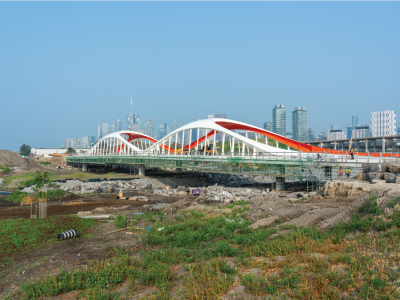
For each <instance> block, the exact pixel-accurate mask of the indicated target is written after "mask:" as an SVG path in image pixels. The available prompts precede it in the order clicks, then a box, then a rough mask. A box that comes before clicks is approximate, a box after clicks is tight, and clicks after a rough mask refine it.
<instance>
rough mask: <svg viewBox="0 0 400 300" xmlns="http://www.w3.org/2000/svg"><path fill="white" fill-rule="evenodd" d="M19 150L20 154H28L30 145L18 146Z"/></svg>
mask: <svg viewBox="0 0 400 300" xmlns="http://www.w3.org/2000/svg"><path fill="white" fill-rule="evenodd" d="M19 152H20V153H21V155H25V156H27V155H29V153H31V146H29V145H25V144H23V145H22V146H21V147H20V148H19Z"/></svg>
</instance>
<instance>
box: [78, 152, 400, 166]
mask: <svg viewBox="0 0 400 300" xmlns="http://www.w3.org/2000/svg"><path fill="white" fill-rule="evenodd" d="M110 156H111V157H143V158H182V159H210V158H215V159H228V160H231V159H232V160H234V159H238V160H262V161H274V160H276V161H278V160H283V161H313V160H318V159H321V158H322V157H323V159H324V160H325V161H327V162H335V163H338V162H342V161H343V162H346V163H348V162H354V163H361V162H382V161H383V157H382V156H381V157H378V158H376V157H375V158H372V157H366V156H361V155H358V153H355V154H354V157H353V159H352V158H351V156H350V155H348V154H330V153H324V152H307V153H305V152H298V151H293V152H256V153H255V152H253V153H252V152H250V153H242V152H234V153H232V152H226V153H221V152H212V151H208V152H205V151H190V152H180V153H175V154H172V153H167V152H157V151H154V152H134V153H131V154H125V153H123V152H108V151H104V152H101V151H100V152H97V155H93V156H92V155H76V156H74V157H110ZM388 158H389V159H395V160H396V161H397V160H399V158H398V155H393V156H390V157H385V158H384V159H385V160H386V159H388Z"/></svg>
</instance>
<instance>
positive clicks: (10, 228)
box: [0, 216, 97, 259]
mask: <svg viewBox="0 0 400 300" xmlns="http://www.w3.org/2000/svg"><path fill="white" fill-rule="evenodd" d="M96 224H97V223H96V221H93V220H91V219H82V218H79V217H77V216H51V217H48V218H44V219H10V220H4V221H0V259H4V258H13V257H17V256H20V255H24V254H26V253H29V252H30V251H32V250H35V249H38V248H42V247H44V246H48V245H51V244H53V243H57V242H58V240H57V238H56V237H57V234H58V233H61V232H64V231H67V230H70V229H71V228H76V229H77V230H78V233H79V235H83V234H85V233H86V232H87V231H88V229H89V228H90V227H91V226H94V225H96Z"/></svg>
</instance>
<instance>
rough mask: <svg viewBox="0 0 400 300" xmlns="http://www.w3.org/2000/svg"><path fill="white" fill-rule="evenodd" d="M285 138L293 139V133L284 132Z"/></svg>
mask: <svg viewBox="0 0 400 300" xmlns="http://www.w3.org/2000/svg"><path fill="white" fill-rule="evenodd" d="M286 137H287V138H288V139H293V131H289V132H286Z"/></svg>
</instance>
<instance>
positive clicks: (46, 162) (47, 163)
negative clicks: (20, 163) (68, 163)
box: [40, 161, 51, 165]
mask: <svg viewBox="0 0 400 300" xmlns="http://www.w3.org/2000/svg"><path fill="white" fill-rule="evenodd" d="M40 164H41V165H51V163H50V162H48V161H41V162H40Z"/></svg>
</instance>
